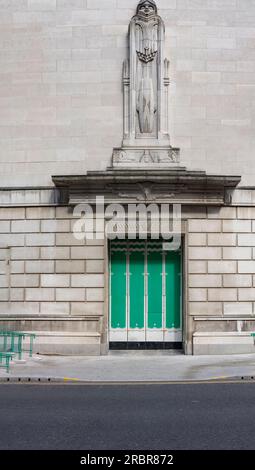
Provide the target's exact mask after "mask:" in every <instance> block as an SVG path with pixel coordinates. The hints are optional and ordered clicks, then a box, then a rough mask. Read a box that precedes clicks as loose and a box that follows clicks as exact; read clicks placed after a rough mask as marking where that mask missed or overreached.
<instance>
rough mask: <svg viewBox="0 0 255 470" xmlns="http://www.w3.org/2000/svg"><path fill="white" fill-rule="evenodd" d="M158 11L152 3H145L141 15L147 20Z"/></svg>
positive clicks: (140, 9)
mask: <svg viewBox="0 0 255 470" xmlns="http://www.w3.org/2000/svg"><path fill="white" fill-rule="evenodd" d="M155 13H156V9H155V7H154V6H153V5H152V4H151V3H150V2H144V3H142V5H141V6H140V8H139V14H140V15H142V16H145V17H146V18H147V17H149V16H151V15H153V14H155Z"/></svg>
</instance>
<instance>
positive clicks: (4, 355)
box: [0, 352, 15, 372]
mask: <svg viewBox="0 0 255 470" xmlns="http://www.w3.org/2000/svg"><path fill="white" fill-rule="evenodd" d="M13 356H15V353H12V352H0V367H5V369H6V372H9V371H10V361H11V360H12V358H13ZM3 360H5V363H4V365H3Z"/></svg>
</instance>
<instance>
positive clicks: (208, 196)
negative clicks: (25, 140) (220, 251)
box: [52, 167, 241, 205]
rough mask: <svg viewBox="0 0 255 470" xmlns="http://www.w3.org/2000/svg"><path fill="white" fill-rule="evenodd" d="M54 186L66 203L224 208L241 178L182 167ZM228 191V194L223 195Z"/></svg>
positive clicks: (65, 179)
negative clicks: (99, 199) (101, 199)
mask: <svg viewBox="0 0 255 470" xmlns="http://www.w3.org/2000/svg"><path fill="white" fill-rule="evenodd" d="M52 179H53V182H54V184H55V185H56V187H58V188H62V189H65V191H63V193H64V194H66V193H67V194H68V203H69V204H70V205H76V204H80V203H83V202H84V203H90V204H94V203H95V202H96V197H97V196H104V198H105V203H107V204H111V203H122V204H128V203H139V202H143V203H153V202H154V203H176V204H178V203H179V204H191V205H194V204H195V205H197V204H198V205H225V204H229V203H230V200H229V198H230V196H229V195H230V194H231V190H232V189H233V190H234V189H235V187H236V186H237V185H238V183H240V180H241V177H240V176H229V175H228V176H222V175H208V174H206V172H203V171H189V170H187V169H186V168H184V167H178V168H172V169H164V170H163V169H150V170H145V169H143V170H138V169H127V168H125V170H122V169H111V168H109V169H107V170H106V171H90V172H88V173H87V174H86V175H70V176H53V177H52ZM226 190H228V191H226Z"/></svg>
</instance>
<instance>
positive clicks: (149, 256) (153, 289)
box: [109, 240, 182, 343]
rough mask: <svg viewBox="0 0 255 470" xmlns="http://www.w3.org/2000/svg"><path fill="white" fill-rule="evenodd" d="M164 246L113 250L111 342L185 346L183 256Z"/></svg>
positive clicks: (130, 244)
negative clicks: (182, 343)
mask: <svg viewBox="0 0 255 470" xmlns="http://www.w3.org/2000/svg"><path fill="white" fill-rule="evenodd" d="M164 247H165V244H164V243H163V242H162V241H160V240H155V241H152V240H151V241H145V240H137V241H136V240H127V241H126V240H125V241H120V240H118V241H117V240H116V241H112V242H111V244H110V315H109V317H110V325H109V336H110V337H109V340H110V342H139V343H140V342H169V343H180V342H181V341H182V315H181V304H182V299H181V251H166V250H165V249H164Z"/></svg>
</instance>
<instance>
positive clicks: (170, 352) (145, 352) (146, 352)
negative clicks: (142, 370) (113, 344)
mask: <svg viewBox="0 0 255 470" xmlns="http://www.w3.org/2000/svg"><path fill="white" fill-rule="evenodd" d="M108 354H109V356H182V355H183V354H184V352H183V351H182V350H179V349H163V350H160V349H154V350H152V349H142V350H141V349H140V350H139V349H131V350H125V349H124V350H123V349H118V350H117V349H110V350H109V352H108Z"/></svg>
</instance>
